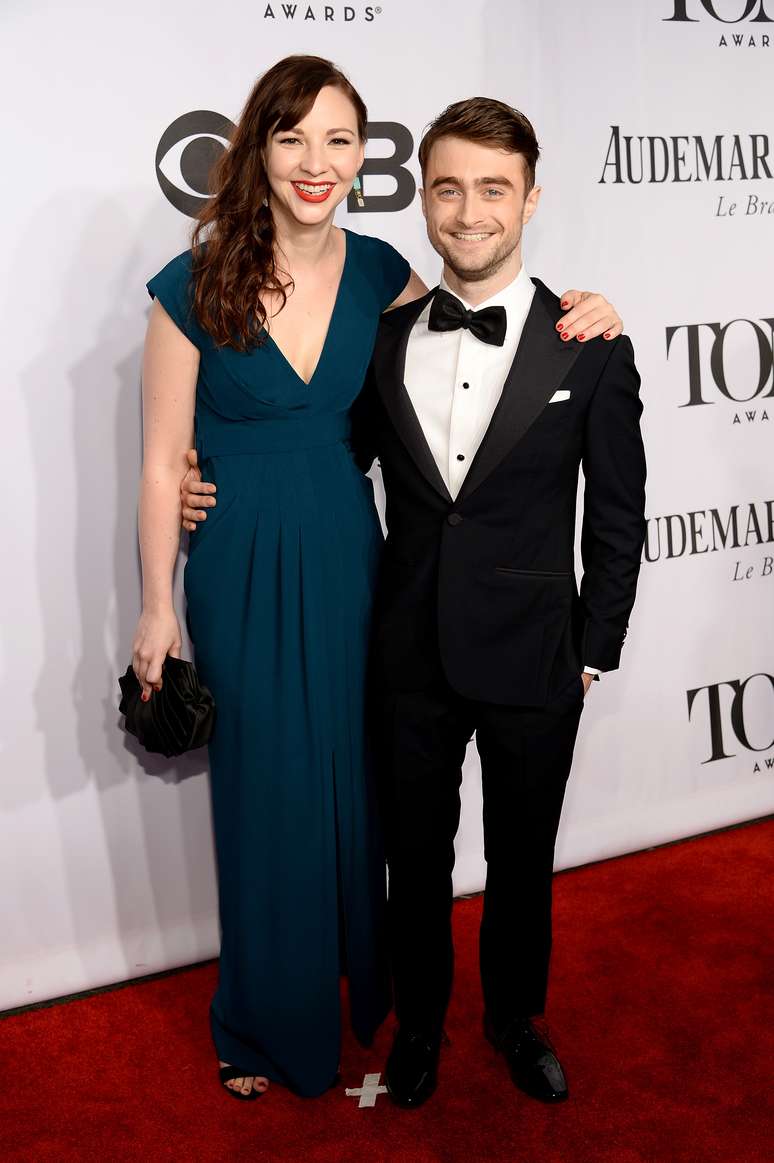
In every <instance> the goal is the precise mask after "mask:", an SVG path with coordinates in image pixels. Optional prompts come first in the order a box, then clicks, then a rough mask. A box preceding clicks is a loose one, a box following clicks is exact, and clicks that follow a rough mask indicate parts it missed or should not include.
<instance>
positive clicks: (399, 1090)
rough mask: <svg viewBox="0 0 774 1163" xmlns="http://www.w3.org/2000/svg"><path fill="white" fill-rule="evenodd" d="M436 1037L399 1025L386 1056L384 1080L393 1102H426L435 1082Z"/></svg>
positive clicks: (437, 1052)
mask: <svg viewBox="0 0 774 1163" xmlns="http://www.w3.org/2000/svg"><path fill="white" fill-rule="evenodd" d="M440 1049H441V1042H440V1039H439V1038H429V1037H428V1036H427V1035H426V1034H421V1033H417V1032H416V1031H411V1030H404V1029H402V1028H399V1029H398V1032H397V1033H396V1035H395V1041H394V1042H393V1044H392V1050H391V1051H390V1056H389V1058H388V1059H387V1068H386V1070H385V1078H384V1081H385V1083H386V1085H387V1092H388V1094H389V1096H390V1098H391V1099H392V1101H393V1102H394V1103H397V1105H398V1106H403V1107H417V1106H421V1105H422V1103H423V1102H427V1100H428V1099H429V1098H430V1096H431V1094H432V1093H433V1091H434V1090H435V1087H436V1083H437V1082H438V1056H439V1054H440Z"/></svg>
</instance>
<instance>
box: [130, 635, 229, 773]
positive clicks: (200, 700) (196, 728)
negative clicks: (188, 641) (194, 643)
mask: <svg viewBox="0 0 774 1163" xmlns="http://www.w3.org/2000/svg"><path fill="white" fill-rule="evenodd" d="M162 676H163V682H162V685H161V690H160V691H154V692H153V694H152V695H151V697H150V699H149V700H148V702H147V703H144V702H143V701H142V699H141V697H140V696H141V694H142V687H141V686H140V683H139V682H138V680H137V676H136V674H135V673H134V671H133V670H132V668H131V666H129V667H128V668H127V671H126V674H124V675H122V676H121V678H119V680H118V685H119V686H120V687H121V702H120V703H119V705H118V709H119V711H120V712H121V714H122V715H125V716H126V729H127V731H128V732H129V734H130V735H135V736H136V737H137V739H138V740H139V741H140V743H142V745H143V747H144V748H145V750H146V751H155V752H160V753H161V754H162V755H166V756H167V758H168V759H171V758H172V756H173V755H182V754H183V752H184V751H191V750H193V748H194V747H201V746H203V744H205V743H208V742H209V740H210V737H211V735H212V731H213V728H214V726H215V700H214V698H213V697H212V694H211V693H210V691H208V690H207V688H206V687H205V686H202V684H201V683H200V682H199V679H198V676H197V674H196V670H195V669H194V666H193V663H192V662H186V661H185V660H184V659H182V658H172V657H171V655H167V657H166V658H165V660H164V665H163V667H162Z"/></svg>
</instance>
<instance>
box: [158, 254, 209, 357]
mask: <svg viewBox="0 0 774 1163" xmlns="http://www.w3.org/2000/svg"><path fill="white" fill-rule="evenodd" d="M146 286H147V288H148V294H149V295H150V297H151V298H152V299H158V301H159V302H160V303H161V305H162V307H163V308H164V310H165V311H166V313H167V314H168V315H169V317H170V318H171V319H172V320H173V321H174V322H175V323H176V324H177V326H178V327H179V328H180V330H181V331H182V332H183V335H185V336H186V337H187V338H188V339H190V340H191V342H192V343H197V341H198V337H199V329H198V327H197V324H196V320H195V318H194V314H193V299H192V290H193V284H192V280H191V252H190V250H186V251H184V252H183V254H179V255H178V256H177V258H173V259H172V261H171V262H168V263H167V265H166V266H165V267H163V269H162V270H160V271H159V273H158V274H157V275H154V276H153V278H152V279H151V280H150V281H149V282H148V283H147V284H146Z"/></svg>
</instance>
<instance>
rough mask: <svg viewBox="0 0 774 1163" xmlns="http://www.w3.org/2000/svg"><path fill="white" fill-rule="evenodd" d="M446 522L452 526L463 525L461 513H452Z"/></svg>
mask: <svg viewBox="0 0 774 1163" xmlns="http://www.w3.org/2000/svg"><path fill="white" fill-rule="evenodd" d="M446 520H447V521H448V523H449V524H450V525H461V524H462V521H463V518H462V517H461V516H460V514H459V513H450V514H449V516H448V517H447V518H446Z"/></svg>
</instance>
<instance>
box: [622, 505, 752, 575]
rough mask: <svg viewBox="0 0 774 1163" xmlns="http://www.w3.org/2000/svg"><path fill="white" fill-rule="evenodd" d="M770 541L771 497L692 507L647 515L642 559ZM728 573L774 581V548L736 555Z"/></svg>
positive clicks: (741, 547)
mask: <svg viewBox="0 0 774 1163" xmlns="http://www.w3.org/2000/svg"><path fill="white" fill-rule="evenodd" d="M771 545H774V500H771V501H748V502H747V503H746V504H738V505H728V506H724V507H723V508H722V509H721V508H717V509H714V508H713V509H692V510H689V511H688V512H687V513H667V514H665V515H664V516H660V517H649V518H648V521H647V526H646V534H645V546H644V549H643V555H642V560H643V562H650V563H654V562H657V561H669V560H672V559H674V558H679V557H701V556H703V555H704V554H714V553H720V554H726V553H729V552H730V551H736V550H747V549H756V548H758V547H760V546H771ZM726 560H727V559H726ZM729 577H730V580H731V581H734V582H741V581H750V580H751V579H752V578H755V577H760V578H769V579H772V581H774V552H772V551H771V550H769V551H767V552H766V553H763V554H753V555H750V554H740V555H739V556H736V555H735V556H734V558H733V565H732V566H731V567H730V568H729Z"/></svg>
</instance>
